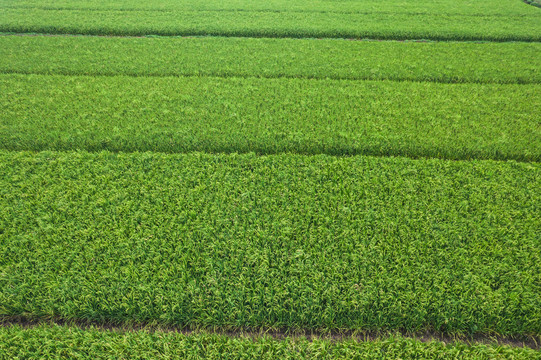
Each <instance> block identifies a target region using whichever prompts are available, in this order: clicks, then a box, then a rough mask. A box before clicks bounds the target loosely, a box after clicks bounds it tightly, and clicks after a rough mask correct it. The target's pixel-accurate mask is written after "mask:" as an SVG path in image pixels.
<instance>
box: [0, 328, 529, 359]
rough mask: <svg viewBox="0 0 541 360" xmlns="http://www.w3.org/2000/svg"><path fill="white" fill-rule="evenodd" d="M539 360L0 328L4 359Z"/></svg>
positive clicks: (469, 352)
mask: <svg viewBox="0 0 541 360" xmlns="http://www.w3.org/2000/svg"><path fill="white" fill-rule="evenodd" d="M421 357H422V358H423V359H428V360H430V359H449V358H460V359H475V360H484V359H486V360H493V359H513V360H521V359H537V358H539V352H538V351H536V350H533V349H528V348H519V347H515V348H513V347H510V346H506V345H495V344H490V345H480V344H475V345H466V344H460V343H449V344H446V343H442V342H439V341H430V342H421V341H419V340H415V339H408V338H404V337H401V336H393V337H390V338H382V339H377V340H372V341H355V340H351V339H344V340H340V341H334V340H331V339H314V340H313V341H309V340H306V339H304V338H293V337H288V338H284V339H273V338H271V337H267V336H262V337H257V338H250V337H248V336H246V337H245V336H238V337H229V336H224V335H213V334H206V333H194V334H190V335H183V334H179V333H174V332H161V331H156V332H148V331H144V330H143V331H118V330H116V331H103V330H99V329H96V328H88V329H85V330H82V329H79V328H77V327H71V326H56V325H52V326H46V325H40V326H39V327H33V328H21V327H19V326H10V327H0V358H5V359H44V358H47V359H60V358H62V359H64V358H76V359H92V360H94V359H152V360H154V359H205V360H209V359H210V360H212V359H269V360H275V359H367V360H368V359H417V358H421Z"/></svg>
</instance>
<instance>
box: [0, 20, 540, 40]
mask: <svg viewBox="0 0 541 360" xmlns="http://www.w3.org/2000/svg"><path fill="white" fill-rule="evenodd" d="M102 30H103V29H102ZM102 30H99V29H91V30H90V31H88V32H86V33H82V32H81V33H78V32H76V31H77V30H76V29H75V30H73V29H68V30H67V31H64V30H63V29H60V30H54V31H53V32H51V31H50V27H49V26H45V27H42V26H38V27H36V28H33V29H31V30H28V31H27V30H26V29H25V30H20V29H14V28H12V27H10V26H6V25H4V24H0V36H88V37H109V38H198V37H220V38H239V39H241V38H250V39H302V40H312V39H313V40H349V41H396V42H448V43H479V44H482V43H498V44H499V43H501V44H503V43H528V44H530V43H533V44H539V43H541V37H537V38H529V37H528V38H527V37H518V38H502V39H500V38H485V39H483V38H481V37H473V36H468V37H465V38H463V39H460V38H454V37H451V36H432V37H429V38H428V37H427V38H423V37H411V38H410V37H405V36H396V35H394V34H393V35H383V36H380V37H377V36H376V37H373V36H371V35H370V31H367V32H366V34H361V35H359V36H358V37H353V36H352V35H344V36H328V35H326V33H321V34H313V36H312V34H293V35H290V34H273V33H269V32H260V33H243V32H242V31H235V32H231V33H228V32H224V31H221V30H218V31H205V30H201V31H184V30H181V31H178V32H175V33H146V32H141V31H132V30H128V31H126V32H118V31H113V32H111V31H107V30H103V31H102ZM74 31H75V32H74Z"/></svg>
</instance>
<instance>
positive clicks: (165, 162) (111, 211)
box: [0, 152, 541, 334]
mask: <svg viewBox="0 0 541 360" xmlns="http://www.w3.org/2000/svg"><path fill="white" fill-rule="evenodd" d="M0 166H1V170H2V173H3V174H5V175H6V176H5V178H4V179H3V181H2V184H1V186H0V188H1V189H2V190H1V196H2V203H3V204H4V206H3V208H2V210H1V212H0V216H1V220H2V224H3V225H2V228H3V233H2V235H1V236H2V242H3V244H4V246H3V247H2V254H1V258H3V259H5V260H4V264H3V268H4V269H3V281H4V291H3V292H2V293H1V294H0V304H1V305H0V312H2V313H4V314H9V315H25V314H33V315H34V316H43V317H45V318H55V317H60V318H65V319H72V318H73V319H88V320H100V321H104V320H109V321H112V322H121V321H130V320H131V321H137V322H144V321H153V320H158V321H160V322H163V323H165V324H172V325H193V326H204V327H211V326H220V327H224V328H238V327H245V326H249V327H257V326H268V327H273V328H313V329H318V328H327V329H344V328H349V329H398V328H404V329H408V330H420V329H422V330H425V329H435V330H438V331H447V332H463V333H476V332H483V333H492V332H494V333H499V334H521V333H522V334H539V333H540V332H541V329H540V326H539V325H540V324H541V298H540V297H539V296H537V295H538V294H539V293H540V286H541V248H540V244H539V235H540V228H539V226H538V225H539V223H540V221H541V212H539V211H537V210H539V206H540V204H541V192H538V191H537V190H539V188H541V178H540V177H539V174H540V167H539V165H538V164H520V163H502V162H492V161H487V162H483V161H473V162H451V161H445V160H409V159H404V158H397V159H387V158H381V159H380V158H370V157H362V158H358V157H354V158H341V159H339V158H335V157H329V156H315V157H314V156H297V155H282V156H271V157H258V156H255V155H237V156H230V155H221V156H217V155H204V154H192V155H159V154H133V155H122V154H119V155H115V154H111V153H98V154H92V153H84V152H81V153H70V154H62V153H54V152H52V153H48V152H46V153H37V154H32V153H14V154H13V153H9V152H7V153H2V154H1V160H0ZM37 189H43V191H37ZM45 189H46V190H45ZM397 204H398V205H399V206H397ZM389 239H392V241H389Z"/></svg>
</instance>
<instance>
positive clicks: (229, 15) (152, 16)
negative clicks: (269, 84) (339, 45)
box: [0, 0, 541, 41]
mask: <svg viewBox="0 0 541 360" xmlns="http://www.w3.org/2000/svg"><path fill="white" fill-rule="evenodd" d="M494 1H495V0H494ZM516 6H517V7H524V11H525V12H526V13H524V14H515V15H513V14H509V15H502V14H497V15H488V14H487V15H484V14H472V15H464V14H441V13H439V12H430V13H428V14H414V13H413V14H412V13H407V12H400V11H399V10H397V11H391V12H384V13H378V12H356V13H333V12H326V11H316V12H314V11H266V10H264V11H256V10H243V9H238V10H233V11H215V10H165V11H148V10H137V9H131V10H128V11H126V10H106V9H103V10H102V9H100V8H96V9H83V10H78V9H69V8H60V9H41V8H12V7H2V8H1V9H2V11H1V12H0V32H16V33H28V32H32V33H50V34H87V35H123V36H125V35H218V36H243V37H294V38H303V37H317V38H321V37H328V38H356V39H358V38H377V39H398V40H403V39H433V40H487V41H541V11H539V9H537V8H535V7H533V6H529V5H527V4H524V3H523V2H521V1H519V0H516ZM521 11H522V10H521Z"/></svg>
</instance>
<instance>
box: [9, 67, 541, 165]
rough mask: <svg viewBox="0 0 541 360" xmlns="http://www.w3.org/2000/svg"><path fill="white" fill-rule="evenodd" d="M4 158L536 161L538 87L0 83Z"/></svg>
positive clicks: (144, 80) (222, 81) (234, 81)
mask: <svg viewBox="0 0 541 360" xmlns="http://www.w3.org/2000/svg"><path fill="white" fill-rule="evenodd" d="M0 79H1V81H0V107H1V108H2V112H0V147H1V148H3V149H9V150H45V149H48V150H73V149H85V150H89V151H99V150H111V151H159V152H168V153H172V152H190V151H205V152H226V153H231V152H240V153H246V152H252V151H253V152H256V153H259V154H273V153H285V152H294V153H301V154H318V153H326V154H332V155H354V154H365V155H379V156H387V155H391V156H397V155H401V156H407V157H414V158H418V157H437V158H449V159H516V160H521V161H539V160H540V159H541V141H540V139H541V128H540V127H539V117H538V114H540V113H541V96H540V94H541V86H540V85H538V84H533V85H532V84H530V85H496V84H486V85H480V84H437V83H417V82H390V81H360V82H359V81H347V80H310V79H256V78H249V79H242V78H208V77H202V78H199V77H188V78H178V77H137V78H134V77H127V76H118V77H86V76H44V75H1V76H0Z"/></svg>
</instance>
